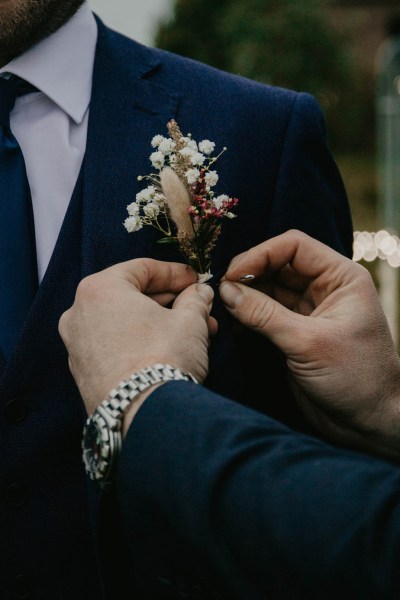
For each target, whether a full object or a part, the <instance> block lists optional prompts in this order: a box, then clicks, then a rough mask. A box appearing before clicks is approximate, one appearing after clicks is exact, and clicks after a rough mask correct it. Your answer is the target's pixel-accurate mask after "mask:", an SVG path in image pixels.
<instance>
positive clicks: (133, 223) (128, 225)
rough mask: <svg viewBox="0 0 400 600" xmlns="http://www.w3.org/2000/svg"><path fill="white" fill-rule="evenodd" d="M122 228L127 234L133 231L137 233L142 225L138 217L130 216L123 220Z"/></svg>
mask: <svg viewBox="0 0 400 600" xmlns="http://www.w3.org/2000/svg"><path fill="white" fill-rule="evenodd" d="M124 227H125V229H126V230H127V231H128V232H129V233H133V232H134V231H139V229H142V227H143V223H142V221H141V220H140V217H137V216H132V217H128V218H127V219H125V221H124Z"/></svg>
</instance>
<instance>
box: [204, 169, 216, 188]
mask: <svg viewBox="0 0 400 600" xmlns="http://www.w3.org/2000/svg"><path fill="white" fill-rule="evenodd" d="M204 179H205V181H206V184H207V185H209V186H210V187H213V186H214V185H217V183H218V173H217V171H208V173H206V174H205V177H204Z"/></svg>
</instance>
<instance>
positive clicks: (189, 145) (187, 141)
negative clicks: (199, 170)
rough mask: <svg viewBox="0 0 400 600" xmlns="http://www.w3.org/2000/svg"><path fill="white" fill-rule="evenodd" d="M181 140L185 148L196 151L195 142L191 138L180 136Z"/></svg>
mask: <svg viewBox="0 0 400 600" xmlns="http://www.w3.org/2000/svg"><path fill="white" fill-rule="evenodd" d="M181 141H183V143H184V144H185V146H186V147H187V148H192V149H193V150H195V151H196V152H197V142H196V141H195V140H192V138H190V137H182V138H181Z"/></svg>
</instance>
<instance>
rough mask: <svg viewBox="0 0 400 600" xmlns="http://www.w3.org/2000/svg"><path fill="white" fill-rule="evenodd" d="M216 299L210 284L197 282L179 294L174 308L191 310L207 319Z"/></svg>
mask: <svg viewBox="0 0 400 600" xmlns="http://www.w3.org/2000/svg"><path fill="white" fill-rule="evenodd" d="M213 300H214V291H213V289H212V287H211V286H210V285H207V284H205V283H197V284H193V285H190V286H189V287H187V288H186V289H185V290H183V291H182V292H181V293H180V294H179V296H177V298H176V300H175V302H174V304H173V306H172V308H173V309H175V310H189V311H191V312H193V313H196V314H198V315H200V316H201V317H202V318H203V319H205V320H206V319H207V318H208V317H209V315H210V312H211V308H212V304H213Z"/></svg>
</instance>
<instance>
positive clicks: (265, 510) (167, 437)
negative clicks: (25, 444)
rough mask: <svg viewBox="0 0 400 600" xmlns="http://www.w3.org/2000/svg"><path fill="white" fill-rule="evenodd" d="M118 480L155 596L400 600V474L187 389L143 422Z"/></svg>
mask: <svg viewBox="0 0 400 600" xmlns="http://www.w3.org/2000/svg"><path fill="white" fill-rule="evenodd" d="M262 396H263V401H264V402H265V403H266V402H267V401H268V396H269V394H268V391H266V393H265V394H263V395H262ZM117 481H118V492H119V499H120V504H121V512H122V519H123V523H124V526H125V530H126V534H127V537H128V539H129V542H130V544H131V551H132V557H133V561H134V563H135V566H136V570H137V572H138V574H139V575H138V577H139V580H140V581H141V582H142V585H143V587H144V588H145V589H146V590H147V593H148V596H145V597H148V598H152V597H153V598H156V597H157V591H158V590H159V589H163V588H164V589H165V588H168V589H169V591H170V593H171V597H177V598H178V597H180V596H179V592H180V591H181V592H182V591H183V590H185V592H186V594H187V596H186V597H188V598H200V597H204V598H214V597H218V596H217V595H216V593H219V594H220V596H219V597H226V598H240V599H243V600H266V599H268V600H269V599H273V600H276V599H278V600H288V599H290V600H303V598H304V599H305V598H307V599H308V600H328V599H329V600H337V599H338V598H344V599H346V600H350V599H351V600H398V598H399V597H400V570H399V566H398V557H399V553H400V469H399V468H398V465H397V466H395V465H393V464H390V463H388V462H385V461H383V460H378V459H375V458H373V457H371V456H367V455H365V454H359V453H356V452H351V451H345V450H343V449H342V450H340V449H337V448H334V447H333V446H331V445H329V444H327V443H324V442H323V441H321V440H318V439H316V438H314V437H311V436H307V435H304V434H300V433H298V432H294V431H293V430H291V429H289V428H287V427H285V426H284V425H282V424H281V423H279V422H277V421H275V420H273V419H271V418H269V417H268V416H265V415H262V414H260V413H259V412H258V411H253V410H251V409H248V408H245V407H243V406H240V405H239V404H238V403H236V402H232V401H230V400H226V399H224V398H222V397H221V396H217V395H216V394H213V393H212V392H210V391H208V390H206V389H205V388H203V387H201V386H196V385H195V384H192V383H186V382H174V383H168V384H166V385H164V386H161V387H160V388H158V389H157V390H156V391H155V392H154V393H153V394H152V395H150V396H149V398H148V399H147V400H146V401H145V402H144V404H143V405H142V407H141V408H140V410H139V412H138V413H137V415H136V417H135V419H134V420H133V422H132V425H131V427H130V429H129V431H128V434H127V437H126V439H125V441H124V444H123V449H122V455H121V459H120V462H119V466H118V480H117ZM177 540H181V544H180V545H179V544H178V541H177ZM187 548H189V549H191V550H188V549H187ZM149 554H151V557H152V563H151V564H152V567H153V571H152V572H149V569H148V563H149V560H148V557H149ZM188 556H190V561H189V560H188ZM204 563H206V564H208V565H209V566H211V567H212V569H213V575H214V577H210V575H209V573H206V571H205V570H204V568H203V569H202V568H201V567H199V565H201V564H204ZM157 584H158V585H157ZM213 586H214V587H213ZM213 593H214V596H213ZM201 594H202V595H201Z"/></svg>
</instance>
